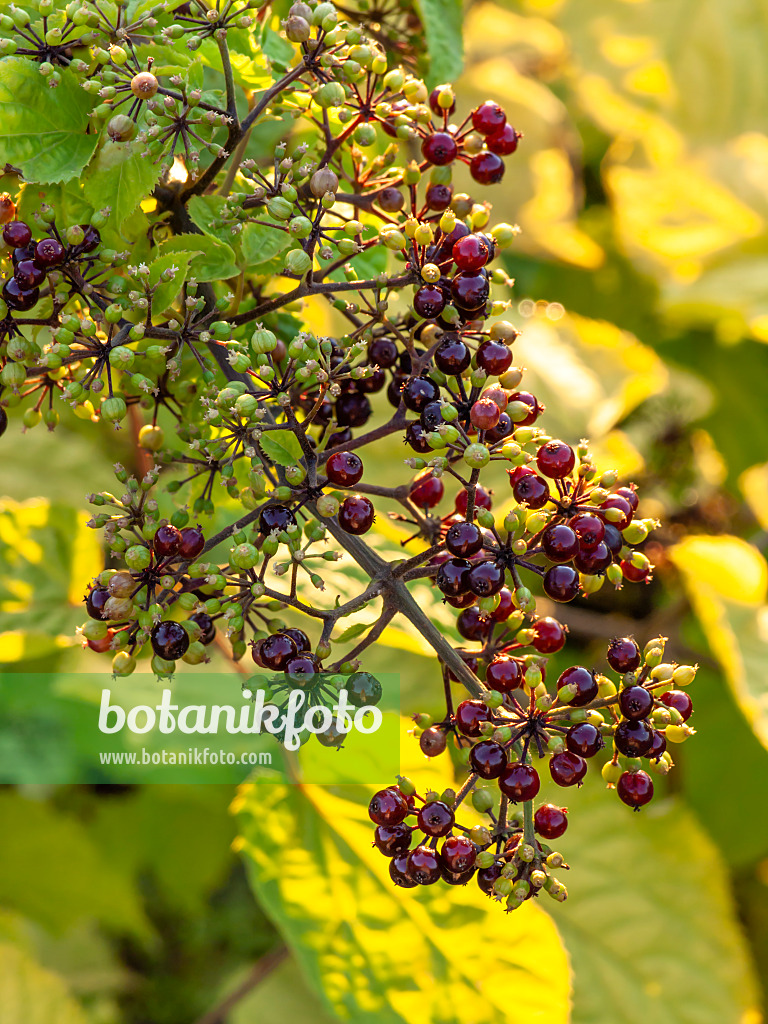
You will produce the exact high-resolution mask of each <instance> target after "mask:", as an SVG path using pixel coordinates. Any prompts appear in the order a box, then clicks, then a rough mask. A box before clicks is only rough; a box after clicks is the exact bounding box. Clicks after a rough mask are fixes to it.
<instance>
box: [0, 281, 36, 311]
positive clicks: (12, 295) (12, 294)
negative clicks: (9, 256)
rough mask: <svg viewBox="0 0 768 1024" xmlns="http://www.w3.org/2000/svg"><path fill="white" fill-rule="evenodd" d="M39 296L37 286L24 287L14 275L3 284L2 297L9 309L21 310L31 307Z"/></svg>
mask: <svg viewBox="0 0 768 1024" xmlns="http://www.w3.org/2000/svg"><path fill="white" fill-rule="evenodd" d="M39 298H40V289H39V288H30V289H24V288H22V287H21V285H20V284H19V282H18V281H17V280H16V278H15V277H12V278H10V279H9V280H8V281H6V282H5V284H4V285H3V299H4V300H5V302H6V304H7V306H8V308H9V309H18V310H19V311H21V312H24V311H25V310H28V309H32V307H33V306H35V305H36V304H37V301H38V299H39Z"/></svg>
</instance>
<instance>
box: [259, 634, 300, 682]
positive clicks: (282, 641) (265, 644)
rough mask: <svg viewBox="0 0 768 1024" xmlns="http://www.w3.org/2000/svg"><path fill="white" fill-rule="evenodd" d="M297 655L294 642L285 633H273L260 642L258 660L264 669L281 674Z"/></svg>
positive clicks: (297, 651)
mask: <svg viewBox="0 0 768 1024" xmlns="http://www.w3.org/2000/svg"><path fill="white" fill-rule="evenodd" d="M298 653H299V650H298V648H297V646H296V641H295V640H294V639H293V638H292V637H290V636H288V634H287V633H273V634H272V635H271V636H268V637H267V638H266V639H265V640H262V642H261V645H260V647H259V658H260V660H261V661H262V662H263V663H264V666H265V667H266V668H271V669H273V670H274V671H275V672H282V671H283V669H284V668H285V666H286V665H287V664H288V662H289V661H290V660H291V659H292V658H295V657H296V655H297V654H298Z"/></svg>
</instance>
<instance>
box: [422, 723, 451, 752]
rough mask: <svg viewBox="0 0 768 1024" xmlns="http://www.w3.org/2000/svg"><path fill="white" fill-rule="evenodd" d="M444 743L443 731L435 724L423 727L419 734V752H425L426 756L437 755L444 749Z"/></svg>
mask: <svg viewBox="0 0 768 1024" xmlns="http://www.w3.org/2000/svg"><path fill="white" fill-rule="evenodd" d="M445 745H446V735H445V732H444V731H443V730H442V729H439V728H438V727H437V726H436V725H432V726H430V727H429V729H425V730H424V732H423V733H422V734H421V736H419V746H420V747H421V752H422V754H426V755H427V757H439V755H440V754H442V753H443V751H444V750H445Z"/></svg>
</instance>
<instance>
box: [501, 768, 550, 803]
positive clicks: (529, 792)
mask: <svg viewBox="0 0 768 1024" xmlns="http://www.w3.org/2000/svg"><path fill="white" fill-rule="evenodd" d="M540 785H541V781H540V779H539V773H538V772H537V771H536V769H535V768H534V767H533V765H530V764H522V763H521V762H519V761H517V762H515V763H514V764H510V765H509V766H508V767H507V768H506V769H505V771H504V772H503V773H502V775H501V776H499V789H500V790H501V791H502V793H504V795H505V796H508V797H509V799H510V800H512V801H514V802H518V801H521V800H523V801H525V800H533V798H534V797H535V796H536V794H537V793H538V792H539V787H540Z"/></svg>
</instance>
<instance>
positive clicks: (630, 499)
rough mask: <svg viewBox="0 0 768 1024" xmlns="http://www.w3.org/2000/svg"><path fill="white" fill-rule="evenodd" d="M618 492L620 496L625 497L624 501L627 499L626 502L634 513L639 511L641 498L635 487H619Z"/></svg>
mask: <svg viewBox="0 0 768 1024" xmlns="http://www.w3.org/2000/svg"><path fill="white" fill-rule="evenodd" d="M616 494H617V495H618V496H619V497H620V498H623V499H624V501H626V503H627V504H628V505H629V507H630V508H631V509H632V512H633V513H634V512H637V508H638V505H639V504H640V499H639V498H638V496H637V492H636V491H635V489H634V487H617V488H616Z"/></svg>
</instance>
